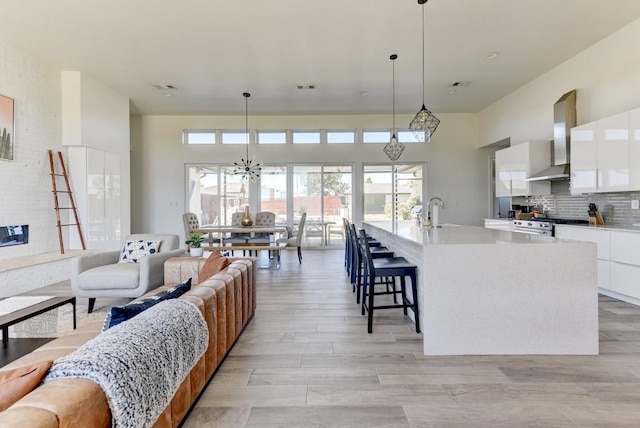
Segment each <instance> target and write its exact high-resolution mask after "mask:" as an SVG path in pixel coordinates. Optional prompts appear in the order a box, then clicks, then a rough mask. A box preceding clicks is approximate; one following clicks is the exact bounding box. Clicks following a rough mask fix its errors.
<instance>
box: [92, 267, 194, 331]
mask: <svg viewBox="0 0 640 428" xmlns="http://www.w3.org/2000/svg"><path fill="white" fill-rule="evenodd" d="M190 289H191V278H189V279H187V280H186V281H184V282H182V283H180V284H178V285H175V286H173V287H171V288H168V289H166V290H164V291H162V292H160V293H158V294H156V295H154V296H149V297H147V298H146V299H142V300H138V301H135V302H131V303H128V304H126V305H123V306H114V307H112V308H111V311H110V312H109V315H107V317H106V318H105V320H104V324H103V325H102V331H106V330H108V329H110V328H111V327H114V326H116V325H118V324H120V323H122V322H124V321H127V320H130V319H131V318H133V317H135V316H136V315H138V314H140V313H142V312H144V311H145V310H147V309H149V308H150V307H152V306H153V305H156V304H158V303H160V302H162V301H164V300H169V299H177V298H178V297H180V296H182V295H183V294H184V293H186V292H187V291H189V290H190Z"/></svg>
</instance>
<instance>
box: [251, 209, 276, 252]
mask: <svg viewBox="0 0 640 428" xmlns="http://www.w3.org/2000/svg"><path fill="white" fill-rule="evenodd" d="M253 225H254V226H257V227H260V226H264V227H269V226H271V227H274V226H275V225H276V214H275V213H272V212H269V211H261V212H259V213H257V214H256V218H255V220H254V221H253ZM271 235H272V233H259V232H256V234H255V235H254V236H253V237H250V238H249V240H248V242H250V243H254V244H256V243H259V244H268V243H269V239H270V238H271Z"/></svg>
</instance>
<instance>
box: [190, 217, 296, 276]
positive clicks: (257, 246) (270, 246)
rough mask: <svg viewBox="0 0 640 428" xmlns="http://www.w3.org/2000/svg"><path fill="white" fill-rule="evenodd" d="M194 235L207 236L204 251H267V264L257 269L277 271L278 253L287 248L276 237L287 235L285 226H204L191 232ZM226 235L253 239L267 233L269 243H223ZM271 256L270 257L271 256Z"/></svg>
mask: <svg viewBox="0 0 640 428" xmlns="http://www.w3.org/2000/svg"><path fill="white" fill-rule="evenodd" d="M193 231H194V232H196V233H204V234H206V235H207V236H208V239H207V240H206V242H207V243H208V245H207V246H205V247H204V248H205V250H208V251H213V250H222V251H225V250H252V251H253V250H268V251H269V253H270V257H269V262H268V263H267V264H265V265H258V267H261V268H265V269H273V270H277V269H279V268H280V251H281V250H284V249H285V248H286V246H287V244H286V242H278V240H277V238H276V235H278V234H284V235H285V236H286V234H287V233H288V232H287V231H288V229H287V227H286V226H226V225H204V226H202V227H199V228H196V229H194V230H193ZM227 233H242V234H249V236H251V237H254V236H256V234H257V233H260V234H262V233H268V234H269V235H270V239H269V242H268V243H267V242H255V243H251V242H247V243H227V244H225V243H223V240H222V239H223V237H224V235H225V234H227ZM216 234H217V235H218V237H219V238H220V240H219V241H217V240H216V241H214V239H215V238H214V235H216ZM271 254H272V256H271Z"/></svg>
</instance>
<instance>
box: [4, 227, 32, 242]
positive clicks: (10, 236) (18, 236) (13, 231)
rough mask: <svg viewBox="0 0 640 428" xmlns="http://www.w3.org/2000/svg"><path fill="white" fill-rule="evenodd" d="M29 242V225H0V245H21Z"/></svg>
mask: <svg viewBox="0 0 640 428" xmlns="http://www.w3.org/2000/svg"><path fill="white" fill-rule="evenodd" d="M28 242H29V225H26V224H23V225H18V226H0V247H8V246H10V245H22V244H26V243H28Z"/></svg>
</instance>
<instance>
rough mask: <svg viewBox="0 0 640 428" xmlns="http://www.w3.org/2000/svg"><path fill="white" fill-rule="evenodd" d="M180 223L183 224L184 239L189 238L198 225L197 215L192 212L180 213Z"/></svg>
mask: <svg viewBox="0 0 640 428" xmlns="http://www.w3.org/2000/svg"><path fill="white" fill-rule="evenodd" d="M182 224H183V225H184V239H185V240H186V239H189V237H190V236H191V234H192V233H193V231H194V230H195V229H197V228H199V227H200V221H198V216H197V215H195V214H194V213H184V214H182Z"/></svg>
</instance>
